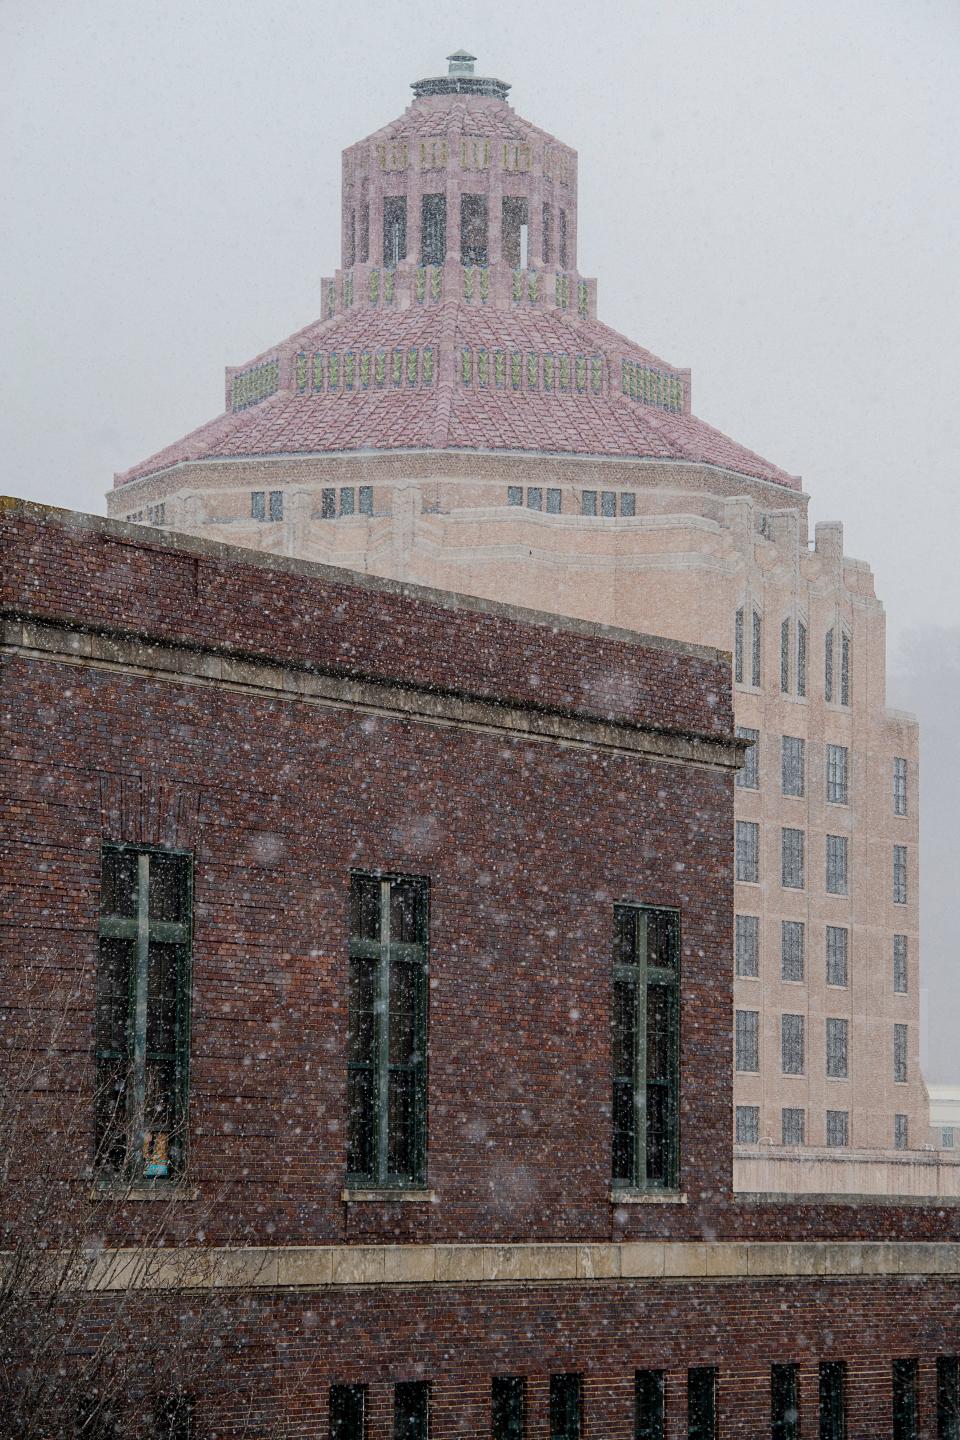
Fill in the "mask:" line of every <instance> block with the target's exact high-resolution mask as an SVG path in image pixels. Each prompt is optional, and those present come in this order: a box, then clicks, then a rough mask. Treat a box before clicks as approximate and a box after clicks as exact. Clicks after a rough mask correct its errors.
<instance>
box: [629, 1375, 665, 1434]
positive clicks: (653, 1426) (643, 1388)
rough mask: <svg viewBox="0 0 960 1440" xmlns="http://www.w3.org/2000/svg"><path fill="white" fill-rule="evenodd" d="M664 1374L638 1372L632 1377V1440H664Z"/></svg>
mask: <svg viewBox="0 0 960 1440" xmlns="http://www.w3.org/2000/svg"><path fill="white" fill-rule="evenodd" d="M664 1399H665V1394H664V1373H663V1371H662V1370H638V1371H637V1372H636V1375H635V1377H634V1425H633V1434H634V1440H664V1436H665V1430H664V1423H665V1413H664Z"/></svg>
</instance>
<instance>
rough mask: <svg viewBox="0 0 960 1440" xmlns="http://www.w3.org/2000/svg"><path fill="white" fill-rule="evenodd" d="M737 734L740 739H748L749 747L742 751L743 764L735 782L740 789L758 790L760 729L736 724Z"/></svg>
mask: <svg viewBox="0 0 960 1440" xmlns="http://www.w3.org/2000/svg"><path fill="white" fill-rule="evenodd" d="M737 734H738V735H739V737H740V739H741V740H749V741H750V748H749V750H745V751H744V755H743V766H742V767H741V769H739V770H738V771H737V778H736V783H737V785H739V786H740V789H741V790H759V788H760V731H759V730H751V729H750V728H749V727H748V726H746V725H738V726H737Z"/></svg>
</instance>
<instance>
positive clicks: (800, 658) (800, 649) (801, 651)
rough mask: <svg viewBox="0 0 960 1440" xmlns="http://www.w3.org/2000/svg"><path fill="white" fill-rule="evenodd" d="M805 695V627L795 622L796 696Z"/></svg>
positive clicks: (799, 622)
mask: <svg viewBox="0 0 960 1440" xmlns="http://www.w3.org/2000/svg"><path fill="white" fill-rule="evenodd" d="M806 693H807V627H806V625H804V623H803V621H802V620H798V621H797V694H798V695H799V696H800V697H801V698H803V697H804V696H805V695H806Z"/></svg>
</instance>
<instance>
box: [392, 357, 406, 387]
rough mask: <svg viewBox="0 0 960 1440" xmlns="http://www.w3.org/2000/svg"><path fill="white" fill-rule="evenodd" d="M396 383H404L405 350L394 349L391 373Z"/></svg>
mask: <svg viewBox="0 0 960 1440" xmlns="http://www.w3.org/2000/svg"><path fill="white" fill-rule="evenodd" d="M390 378H391V379H392V381H393V383H394V385H402V384H403V351H402V350H394V352H393V356H392V363H391V375H390Z"/></svg>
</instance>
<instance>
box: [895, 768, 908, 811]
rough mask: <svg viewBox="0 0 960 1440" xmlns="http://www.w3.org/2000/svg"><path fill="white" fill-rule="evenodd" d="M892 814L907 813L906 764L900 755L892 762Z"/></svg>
mask: <svg viewBox="0 0 960 1440" xmlns="http://www.w3.org/2000/svg"><path fill="white" fill-rule="evenodd" d="M893 813H894V815H906V813H907V762H906V760H904V758H903V756H902V755H897V756H895V757H894V761H893Z"/></svg>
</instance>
